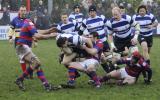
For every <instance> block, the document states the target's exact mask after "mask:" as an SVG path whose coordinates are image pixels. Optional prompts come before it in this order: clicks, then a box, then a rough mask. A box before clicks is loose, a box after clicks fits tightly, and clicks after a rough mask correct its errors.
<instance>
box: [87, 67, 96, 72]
mask: <svg viewBox="0 0 160 100" xmlns="http://www.w3.org/2000/svg"><path fill="white" fill-rule="evenodd" d="M91 71H96V68H94V67H89V68H87V72H91Z"/></svg>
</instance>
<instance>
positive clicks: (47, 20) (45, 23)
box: [42, 9, 51, 29]
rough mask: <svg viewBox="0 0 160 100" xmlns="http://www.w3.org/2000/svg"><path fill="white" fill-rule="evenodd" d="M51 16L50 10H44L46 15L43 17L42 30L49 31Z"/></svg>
mask: <svg viewBox="0 0 160 100" xmlns="http://www.w3.org/2000/svg"><path fill="white" fill-rule="evenodd" d="M50 25H51V24H50V16H49V14H48V10H47V9H44V15H43V17H42V26H43V28H42V29H48V28H49V27H50Z"/></svg>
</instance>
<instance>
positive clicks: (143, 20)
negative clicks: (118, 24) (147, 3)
mask: <svg viewBox="0 0 160 100" xmlns="http://www.w3.org/2000/svg"><path fill="white" fill-rule="evenodd" d="M133 20H134V21H136V22H138V23H139V25H140V34H141V35H143V36H150V35H152V34H153V28H148V25H152V24H153V23H154V22H158V21H157V19H156V18H155V17H154V15H153V14H151V13H148V14H146V15H145V16H141V15H138V14H137V15H134V16H133Z"/></svg>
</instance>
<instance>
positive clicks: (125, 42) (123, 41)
mask: <svg viewBox="0 0 160 100" xmlns="http://www.w3.org/2000/svg"><path fill="white" fill-rule="evenodd" d="M132 38H133V36H128V37H126V38H119V37H117V36H115V37H114V45H115V47H116V49H117V50H116V52H123V51H125V47H128V48H129V47H131V46H133V45H132V43H131V39H132Z"/></svg>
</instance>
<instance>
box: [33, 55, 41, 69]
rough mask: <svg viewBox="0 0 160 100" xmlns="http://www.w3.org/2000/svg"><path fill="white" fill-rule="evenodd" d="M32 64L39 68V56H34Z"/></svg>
mask: <svg viewBox="0 0 160 100" xmlns="http://www.w3.org/2000/svg"><path fill="white" fill-rule="evenodd" d="M31 61H32V65H33V67H34V68H35V69H38V68H39V67H40V66H41V62H40V60H39V59H38V58H36V57H32V60H31Z"/></svg>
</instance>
